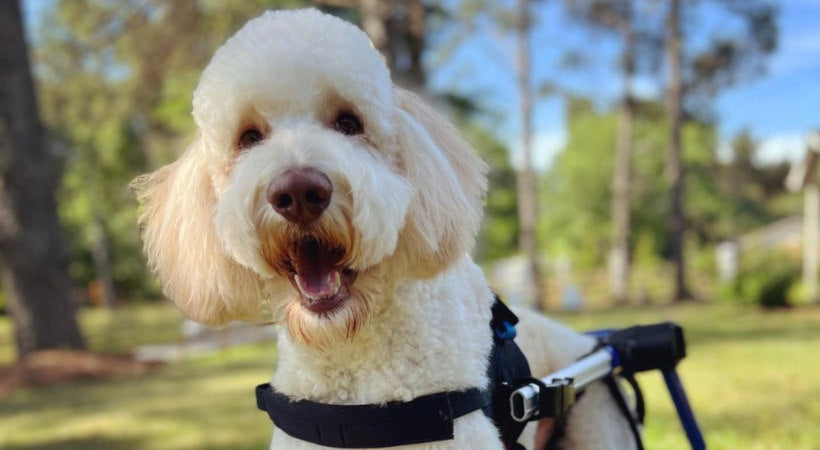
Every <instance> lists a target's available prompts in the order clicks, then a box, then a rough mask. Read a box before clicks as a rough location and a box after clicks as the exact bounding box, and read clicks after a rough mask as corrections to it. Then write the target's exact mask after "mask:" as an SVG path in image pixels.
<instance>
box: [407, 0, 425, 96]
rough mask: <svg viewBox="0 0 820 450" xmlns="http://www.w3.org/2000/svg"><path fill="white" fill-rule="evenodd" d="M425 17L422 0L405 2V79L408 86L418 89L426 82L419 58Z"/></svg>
mask: <svg viewBox="0 0 820 450" xmlns="http://www.w3.org/2000/svg"><path fill="white" fill-rule="evenodd" d="M425 19H426V11H425V10H424V3H423V2H422V0H409V1H408V2H407V47H408V53H409V57H410V67H409V69H408V72H407V80H408V82H409V84H410V86H417V87H418V88H419V89H423V88H424V86H425V85H426V84H427V77H426V74H425V72H424V65H423V64H422V59H421V58H422V55H423V54H424V47H425V39H424V33H425Z"/></svg>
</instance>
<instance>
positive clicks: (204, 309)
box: [132, 137, 262, 324]
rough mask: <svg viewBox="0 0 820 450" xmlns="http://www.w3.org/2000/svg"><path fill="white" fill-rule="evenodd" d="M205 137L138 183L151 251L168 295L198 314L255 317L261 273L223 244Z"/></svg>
mask: <svg viewBox="0 0 820 450" xmlns="http://www.w3.org/2000/svg"><path fill="white" fill-rule="evenodd" d="M202 142H203V140H202V137H199V138H197V141H196V142H194V144H192V145H191V146H190V147H189V148H188V149H187V151H186V152H185V153H184V154H183V155H182V156H181V157H180V159H179V160H177V161H176V162H174V163H172V164H169V165H167V166H165V167H163V168H161V169H159V170H157V171H156V172H154V173H150V174H147V175H143V176H141V177H139V178H137V179H136V180H134V182H133V183H132V187H133V188H134V189H135V191H136V193H137V198H138V199H139V200H140V203H141V204H142V205H141V206H142V211H141V215H140V225H141V227H142V237H143V241H144V248H145V254H146V256H147V257H148V263H149V266H150V267H151V269H152V270H153V271H154V272H155V273H156V274H157V277H158V278H159V280H160V282H161V283H162V286H163V291H164V292H165V295H166V296H168V298H170V299H171V300H172V301H174V302H175V303H176V304H177V305H178V306H179V307H180V308H181V309H182V310H183V311H184V312H185V313H186V314H188V315H189V316H190V317H191V318H193V319H194V320H197V321H199V322H203V323H207V324H222V323H225V322H227V321H229V320H232V319H246V320H249V319H254V318H255V316H256V315H257V314H258V312H259V303H258V302H259V301H260V299H261V298H262V297H261V295H260V283H259V279H258V278H257V277H256V276H255V275H254V274H253V273H252V272H251V271H250V270H248V269H247V268H245V267H242V266H240V265H239V264H237V263H236V262H235V261H233V260H232V259H230V258H229V257H228V256H227V255H226V254H225V253H224V252H223V250H222V246H221V244H220V241H219V238H218V236H217V234H216V230H215V228H214V221H213V214H214V210H215V207H216V197H215V193H214V188H213V184H212V182H211V178H210V176H209V173H208V170H207V166H206V164H207V157H206V156H205V155H204V152H203V148H202V146H203V145H202Z"/></svg>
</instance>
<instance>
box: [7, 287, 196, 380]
mask: <svg viewBox="0 0 820 450" xmlns="http://www.w3.org/2000/svg"><path fill="white" fill-rule="evenodd" d="M183 318H184V317H183V315H182V313H181V312H180V311H179V310H178V309H176V307H174V306H173V305H172V304H171V303H169V302H162V303H139V304H133V305H128V306H123V307H121V308H116V309H113V310H109V309H106V308H83V309H81V310H80V314H79V321H80V327H81V328H82V330H83V334H84V336H85V338H86V341H87V343H88V347H89V348H91V349H93V350H94V351H98V352H104V353H128V352H129V351H131V350H133V348H134V347H135V346H137V345H143V344H160V343H167V342H175V341H177V340H178V339H180V334H179V324H180V323H181V322H182V320H183ZM14 359H15V348H14V340H13V334H12V327H11V320H10V319H9V317H5V316H0V365H8V364H11V363H12V362H13V361H14Z"/></svg>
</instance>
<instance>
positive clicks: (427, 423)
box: [256, 383, 492, 448]
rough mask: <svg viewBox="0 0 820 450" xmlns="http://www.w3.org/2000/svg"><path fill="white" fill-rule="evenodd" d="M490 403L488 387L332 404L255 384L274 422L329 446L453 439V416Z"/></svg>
mask: <svg viewBox="0 0 820 450" xmlns="http://www.w3.org/2000/svg"><path fill="white" fill-rule="evenodd" d="M491 402H492V395H491V393H490V391H489V390H487V389H478V388H473V389H468V390H466V391H461V392H444V393H438V394H431V395H425V396H423V397H418V398H416V399H414V400H411V401H409V402H389V403H385V404H383V405H378V404H372V405H331V404H326V403H317V402H312V401H308V400H300V401H292V400H291V399H290V398H288V397H287V396H285V395H284V394H281V393H279V392H276V391H275V390H274V389H273V387H271V385H270V384H269V383H265V384H261V385H259V386H257V387H256V403H257V406H258V407H259V409H261V410H263V411H266V412H267V413H268V416H270V418H271V420H273V423H274V424H275V425H276V427H277V428H278V429H280V430H282V431H284V432H285V433H287V434H289V435H290V436H293V437H295V438H297V439H301V440H303V441H308V442H312V443H314V444H319V445H324V446H327V447H340V448H372V447H393V446H397V445H411V444H419V443H423V442H434V441H442V440H448V439H452V438H453V421H454V420H455V419H457V418H458V417H461V416H463V415H465V414H468V413H470V412H473V411H475V410H477V409H482V408H485V407H486V406H488V405H489V404H490V403H491Z"/></svg>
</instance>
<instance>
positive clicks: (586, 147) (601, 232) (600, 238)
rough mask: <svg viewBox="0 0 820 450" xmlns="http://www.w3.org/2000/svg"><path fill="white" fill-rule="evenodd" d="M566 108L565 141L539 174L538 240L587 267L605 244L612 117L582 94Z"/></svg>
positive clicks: (598, 259) (602, 254) (596, 259)
mask: <svg viewBox="0 0 820 450" xmlns="http://www.w3.org/2000/svg"><path fill="white" fill-rule="evenodd" d="M567 109H568V114H569V118H568V122H569V124H568V125H569V141H568V142H567V146H566V148H565V149H564V151H563V153H561V154H560V155H559V156H558V157H557V159H556V162H555V165H554V166H553V168H552V170H550V171H549V172H548V173H546V174H545V176H543V177H542V178H541V183H542V186H541V191H542V192H543V193H544V194H543V195H542V197H541V198H542V199H543V200H544V203H543V205H542V206H541V211H543V217H542V224H543V225H542V226H540V227H539V233H540V235H539V240H540V242H543V243H544V244H545V245H546V246H547V248H548V249H549V250H550V252H551V253H552V254H555V255H556V256H558V255H561V254H566V256H569V257H570V258H571V259H572V261H573V262H574V263H575V264H576V265H579V266H582V267H587V266H590V265H594V264H597V263H600V262H601V261H603V260H604V257H605V255H606V252H607V251H608V249H609V227H610V218H609V213H610V211H609V201H610V198H611V186H610V185H611V182H610V179H611V176H612V164H613V158H612V155H613V154H614V142H615V123H616V119H615V115H614V114H601V113H599V112H597V111H595V110H594V108H593V107H592V105H591V103H590V102H588V101H586V100H583V99H570V100H569V104H568V108H567Z"/></svg>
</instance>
